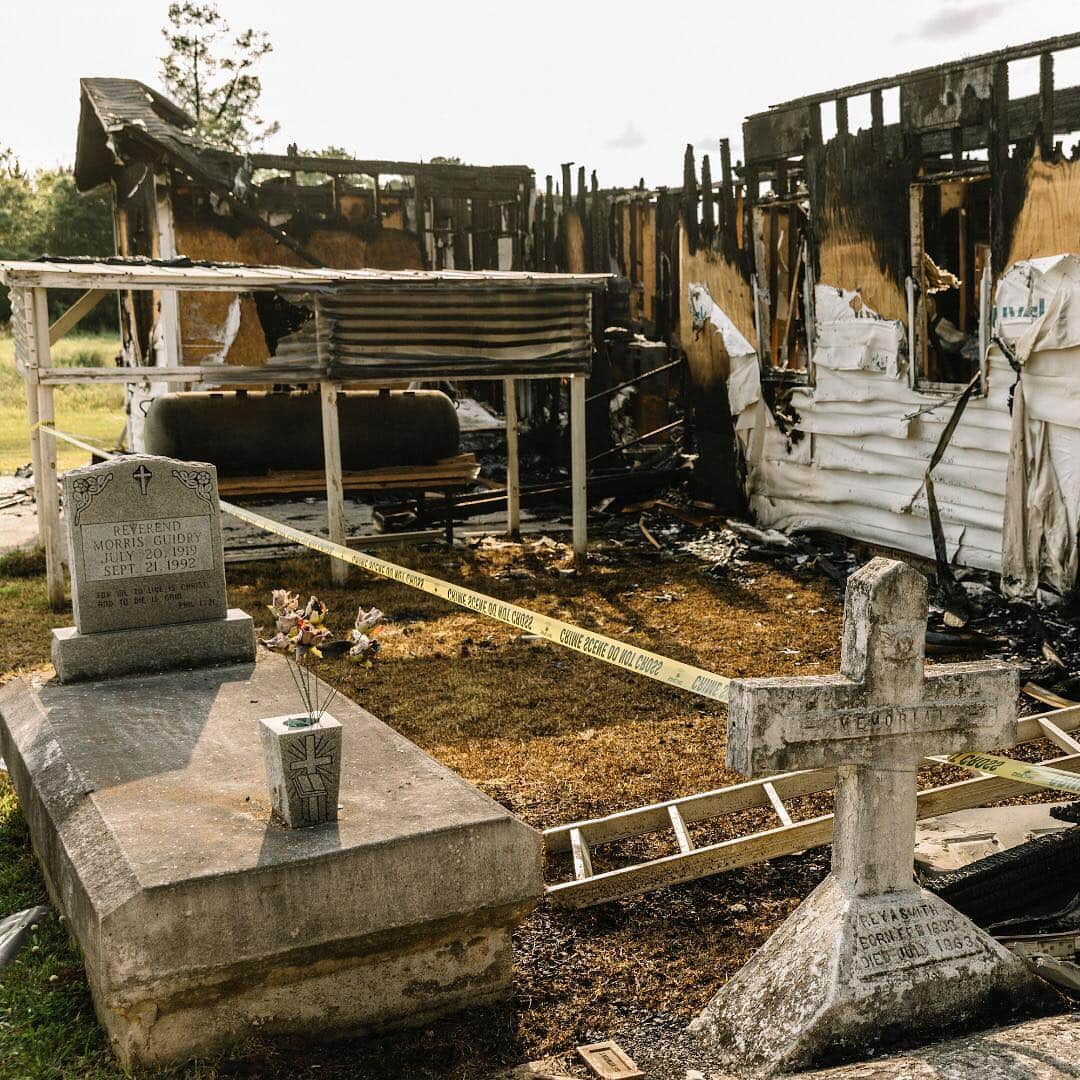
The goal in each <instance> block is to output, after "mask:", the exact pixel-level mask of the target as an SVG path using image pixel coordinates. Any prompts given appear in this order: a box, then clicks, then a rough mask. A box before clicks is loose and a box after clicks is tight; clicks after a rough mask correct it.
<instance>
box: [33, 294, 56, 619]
mask: <svg viewBox="0 0 1080 1080" xmlns="http://www.w3.org/2000/svg"><path fill="white" fill-rule="evenodd" d="M48 295H49V294H48V292H47V290H45V289H34V290H33V301H32V302H33V327H32V334H33V338H32V340H33V348H32V349H31V350H30V352H31V354H32V356H33V367H32V368H30V367H28V369H27V375H28V378H27V384H26V385H27V391H28V393H29V389H30V386H31V380H32V382H33V384H34V386H35V389H36V392H37V418H36V420H34V421H33V422H34V423H36V424H37V425H38V426H37V427H36V428H35V430H34V437H35V438H36V439H37V443H38V453H37V461H36V462H35V471H34V494H35V497H36V499H37V512H38V532H39V535H40V537H41V542H42V544H43V545H44V548H45V582H46V585H47V587H48V590H49V607H50V608H51V609H52V610H53V611H59V610H60V609H61V608H62V607H63V606H64V538H63V534H62V533H61V531H60V493H59V491H58V489H57V484H56V440H55V439H54V438H53V437H52V436H50V435H44V434H42V431H41V428H42V427H52V426H53V424H54V422H55V419H56V417H55V411H54V407H53V388H52V387H51V386H43V385H42V384H41V383H40V382H39V381H38V377H37V372H38V368H40V367H51V366H52V360H51V353H50V348H49V305H48Z"/></svg>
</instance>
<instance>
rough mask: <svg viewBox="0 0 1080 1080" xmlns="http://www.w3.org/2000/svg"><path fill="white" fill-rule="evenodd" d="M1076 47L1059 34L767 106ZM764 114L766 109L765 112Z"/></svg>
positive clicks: (811, 101) (1075, 37) (1072, 37)
mask: <svg viewBox="0 0 1080 1080" xmlns="http://www.w3.org/2000/svg"><path fill="white" fill-rule="evenodd" d="M1077 46H1080V33H1075V34H1062V35H1061V36H1059V37H1052V38H1043V39H1042V40H1041V41H1030V42H1028V43H1027V44H1026V45H1011V46H1010V47H1009V48H1007V49H998V50H997V51H995V52H988V53H980V54H979V55H977V56H965V57H963V58H961V59H959V60H950V61H948V62H946V63H944V64H934V65H932V66H930V67H924V68H916V69H915V70H914V71H905V72H904V73H902V74H900V75H889V76H886V77H884V78H880V79H869V80H867V81H866V82H861V83H853V84H852V85H851V86H841V87H838V88H837V89H835V90H824V91H821V92H819V93H816V94H807V95H806V96H805V97H801V98H792V100H791V101H784V102H780V103H779V104H777V105H770V106H769V109H770V110H771V109H791V108H795V107H797V106H799V105H820V104H821V103H822V102H825V101H832V100H834V99H835V98H841V97H843V98H849V97H857V96H858V95H859V94H868V93H870V92H871V91H872V90H888V89H890V88H891V87H894V86H899V85H900V84H901V83H905V82H913V81H918V80H919V79H922V78H926V77H927V76H930V75H940V74H942V73H943V72H948V71H953V70H956V69H962V68H970V67H975V66H977V65H981V64H993V63H996V62H998V61H1002V60H1003V61H1006V62H1010V61H1013V60H1025V59H1027V58H1028V57H1030V56H1039V55H1040V54H1041V53H1045V52H1060V51H1061V50H1062V49H1072V48H1076V47H1077ZM767 112H768V110H766V113H767ZM754 115H755V116H760V115H764V114H762V113H755V114H754Z"/></svg>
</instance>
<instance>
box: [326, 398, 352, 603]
mask: <svg viewBox="0 0 1080 1080" xmlns="http://www.w3.org/2000/svg"><path fill="white" fill-rule="evenodd" d="M319 393H320V396H321V399H322V430H323V458H324V466H325V470H326V517H327V523H328V525H329V528H330V539H331V540H332V541H333V542H334V543H335V544H345V542H346V538H347V537H346V529H345V489H344V488H343V487H342V483H341V427H340V422H339V419H338V399H337V395H338V391H337V386H336V385H335V384H334V383H323V384H322V385H321V386H320V387H319ZM330 575H331V578H332V579H333V582H334V584H335V585H337V586H341V585H344V584H345V582H346V581H348V579H349V564H348V563H346V562H342V560H341V559H331V560H330Z"/></svg>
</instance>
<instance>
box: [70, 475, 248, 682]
mask: <svg viewBox="0 0 1080 1080" xmlns="http://www.w3.org/2000/svg"><path fill="white" fill-rule="evenodd" d="M64 516H65V519H66V523H67V530H68V539H69V545H70V562H71V599H72V608H73V610H74V614H75V626H74V627H68V628H66V629H63V630H57V631H54V633H53V663H54V664H55V666H56V669H57V672H58V674H59V675H60V678H61V681H64V682H71V681H74V680H76V679H84V678H93V677H108V676H111V675H119V674H127V673H131V672H135V671H152V670H165V669H168V668H175V667H183V666H188V665H190V666H195V665H198V664H207V663H223V662H229V661H239V660H252V659H254V653H255V637H254V627H253V626H252V623H251V619H250V617H249V616H247V615H244V614H243V612H239V611H229V609H228V604H227V602H226V593H225V563H224V552H223V547H222V541H221V509H220V506H219V501H218V489H217V470H216V469H215V468H214V466H213V465H209V464H205V463H202V462H190V461H178V460H176V459H174V458H166V457H154V456H151V455H145V454H139V455H131V456H128V457H122V458H116V459H114V460H112V461H109V462H106V463H104V464H101V465H91V466H89V467H87V468H84V469H72V470H71V471H69V472H68V473H66V474H65V476H64ZM151 629H153V630H154V631H155V632H154V633H153V634H149V633H147V632H146V631H149V630H151Z"/></svg>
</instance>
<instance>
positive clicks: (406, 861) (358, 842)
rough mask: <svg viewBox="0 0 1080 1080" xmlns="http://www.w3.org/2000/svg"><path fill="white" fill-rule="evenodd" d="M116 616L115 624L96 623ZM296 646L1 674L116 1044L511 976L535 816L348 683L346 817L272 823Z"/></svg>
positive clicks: (201, 1045) (4, 700)
mask: <svg viewBox="0 0 1080 1080" xmlns="http://www.w3.org/2000/svg"><path fill="white" fill-rule="evenodd" d="M96 636H97V637H100V636H101V635H96ZM295 697H296V691H295V688H294V686H293V684H292V680H291V678H290V676H289V673H288V671H287V670H286V665H285V661H284V660H283V659H282V658H281V657H277V656H272V655H269V654H265V653H263V654H260V655H259V657H258V659H257V661H256V662H255V663H254V664H247V665H238V666H230V667H220V668H216V669H202V670H196V671H186V672H174V673H171V674H158V675H140V676H135V677H131V678H126V679H114V680H111V681H109V682H100V683H94V684H83V685H78V684H76V685H61V684H60V683H59V682H57V681H56V680H51V681H48V682H44V681H42V680H36V681H31V680H28V679H19V680H16V681H14V682H12V683H9V684H8V685H7V686H5V687H4V688H3V689H2V690H0V752H2V753H3V755H4V757H5V758H6V760H7V762H8V765H9V768H10V770H11V777H12V780H13V782H14V784H15V787H16V789H17V791H18V795H19V801H20V805H21V807H22V811H23V813H24V815H25V817H26V819H27V822H28V824H29V826H30V833H31V837H32V839H33V844H34V849H35V851H36V853H37V855H38V858H39V859H40V861H41V863H42V866H43V867H44V870H45V875H46V880H47V883H48V886H49V891H50V894H51V895H52V897H53V899H54V901H55V902H56V904H57V905H58V907H59V908H60V909H61V910H62V911H63V912H64V914H65V916H66V918H67V925H68V927H69V928H70V930H71V932H72V934H73V935H74V936H75V937H76V939H77V940H78V942H79V945H80V946H81V947H82V950H83V953H84V957H85V962H86V970H87V975H88V977H89V981H90V986H91V989H92V992H93V997H94V1004H95V1007H96V1009H97V1013H98V1016H99V1018H100V1020H101V1022H102V1024H103V1025H104V1027H105V1029H106V1030H107V1032H108V1034H109V1037H110V1039H111V1041H112V1045H113V1047H114V1049H115V1051H116V1053H117V1054H118V1056H119V1057H120V1059H121V1061H122V1062H123V1063H124V1064H125V1065H127V1066H131V1065H133V1064H136V1063H146V1064H158V1063H165V1062H170V1061H177V1060H182V1059H185V1058H188V1057H192V1056H195V1055H199V1056H202V1055H206V1054H211V1053H213V1052H215V1051H217V1050H220V1049H223V1048H224V1047H226V1046H227V1045H228V1044H229V1043H232V1042H235V1041H237V1040H241V1039H244V1038H247V1037H250V1036H253V1035H260V1034H261V1035H274V1034H284V1033H292V1034H301V1035H306V1036H309V1037H312V1038H316V1039H321V1038H326V1037H331V1036H335V1035H357V1034H364V1033H368V1032H371V1031H375V1030H378V1029H382V1028H387V1027H392V1026H406V1025H411V1024H416V1023H422V1022H426V1021H427V1020H429V1019H431V1018H432V1017H434V1016H437V1015H439V1014H443V1013H447V1012H451V1011H454V1010H457V1009H461V1008H464V1007H466V1006H473V1005H478V1004H487V1003H491V1002H492V1001H494V1000H496V999H498V998H501V997H505V996H508V995H509V993H510V986H511V949H510V932H511V930H512V929H513V927H514V926H515V925H516V924H517V923H518V922H520V920H521V919H522V918H523V917H524V916H525V915H526V914H527V913H528V912H529V911H530V910H531V908H532V907H533V906H534V905H535V904H536V903H537V901H538V900H539V898H540V895H541V891H542V882H541V874H540V851H541V842H540V836H539V834H538V833H537V832H535V830H533V829H531V828H529V827H528V826H526V825H524V824H523V823H522V822H520V821H518V820H517V819H516V818H514V817H513V815H511V814H510V813H509V812H508V811H507V810H505V809H504V808H502V807H501V806H499V805H498V804H497V803H495V802H493V801H492V800H491V799H489V798H487V797H486V796H485V795H483V794H481V793H480V792H478V791H477V790H475V789H474V788H472V787H471V786H470V785H469V784H467V783H465V781H463V780H462V779H461V778H460V777H458V776H457V775H456V774H454V773H453V772H451V771H450V770H449V769H446V768H443V767H442V766H441V765H439V764H437V763H436V762H435V761H433V760H432V759H431V758H429V757H427V755H425V754H424V753H422V752H421V751H420V750H419V749H418V748H417V747H416V746H414V745H413V744H412V743H410V742H409V741H408V740H406V739H404V738H402V737H401V736H400V735H397V734H396V733H395V732H393V731H392V730H391V729H390V728H388V727H386V725H384V724H382V723H380V722H379V721H378V720H377V719H376V718H375V717H373V716H371V715H370V714H368V713H366V712H364V710H362V709H360V708H359V707H358V706H356V705H355V704H353V703H352V702H351V701H348V700H347V699H346V698H344V697H340V696H339V697H338V698H337V699H336V700H335V703H334V713H335V716H336V718H337V720H338V721H339V722H340V724H341V727H342V731H343V736H344V742H345V745H346V746H348V747H350V748H351V749H350V751H349V754H348V757H347V759H346V761H345V763H344V767H343V769H342V774H341V787H340V793H339V796H338V800H339V802H340V804H341V810H340V811H339V817H338V820H337V821H336V822H332V823H327V824H324V825H319V826H315V827H312V828H307V829H299V830H292V829H286V828H284V827H282V826H280V825H277V824H274V823H273V822H272V821H271V819H270V806H269V802H268V799H267V793H266V778H265V775H264V766H263V760H262V750H261V747H260V742H259V728H258V721H259V719H260V718H262V717H265V716H271V715H274V714H280V713H282V712H283V711H285V710H286V709H288V708H291V707H292V706H293V705H294V703H295Z"/></svg>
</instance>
